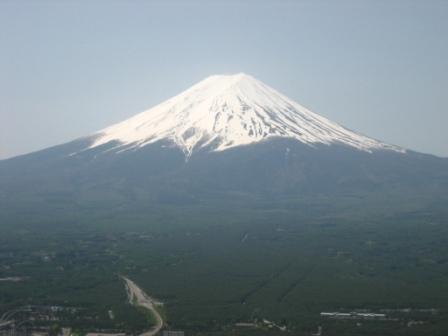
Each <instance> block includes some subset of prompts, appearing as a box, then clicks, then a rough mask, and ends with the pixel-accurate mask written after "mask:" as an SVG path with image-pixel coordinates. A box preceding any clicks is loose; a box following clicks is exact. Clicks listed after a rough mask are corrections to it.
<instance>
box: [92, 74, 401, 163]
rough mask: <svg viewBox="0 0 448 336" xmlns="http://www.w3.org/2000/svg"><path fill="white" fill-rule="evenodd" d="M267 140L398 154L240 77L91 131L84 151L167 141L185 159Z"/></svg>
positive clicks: (201, 86)
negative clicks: (112, 144) (115, 144)
mask: <svg viewBox="0 0 448 336" xmlns="http://www.w3.org/2000/svg"><path fill="white" fill-rule="evenodd" d="M273 137H283V138H294V139H297V140H298V141H300V142H302V143H305V144H309V145H312V144H317V143H320V144H328V145H329V144H332V143H340V144H345V145H348V146H351V147H354V148H356V149H359V150H363V151H372V150H377V149H388V150H394V151H403V150H402V149H400V148H398V147H395V146H391V145H387V144H384V143H381V142H379V141H377V140H374V139H371V138H368V137H366V136H363V135H360V134H357V133H355V132H352V131H350V130H348V129H346V128H344V127H342V126H340V125H338V124H336V123H334V122H332V121H330V120H328V119H326V118H324V117H322V116H319V115H318V114H315V113H313V112H311V111H310V110H308V109H306V108H305V107H303V106H301V105H300V104H298V103H296V102H294V101H292V100H291V99H289V98H287V97H286V96H284V95H282V94H280V93H279V92H277V91H276V90H274V89H272V88H270V87H269V86H267V85H265V84H264V83H262V82H260V81H259V80H257V79H255V78H253V77H251V76H249V75H246V74H243V73H240V74H236V75H215V76H210V77H208V78H206V79H204V80H202V81H201V82H199V83H197V84H195V85H193V86H192V87H191V88H189V89H187V90H186V91H184V92H182V93H180V94H179V95H177V96H175V97H172V98H170V99H168V100H167V101H165V102H163V103H161V104H159V105H157V106H155V107H153V108H151V109H149V110H147V111H144V112H142V113H140V114H137V115H135V116H134V117H131V118H130V119H128V120H125V121H123V122H120V123H118V124H115V125H113V126H111V127H108V128H106V129H103V130H101V131H99V132H97V133H96V134H95V141H94V142H93V143H92V145H91V146H90V148H94V147H98V146H100V145H103V144H106V143H108V142H111V141H116V142H118V143H119V147H121V149H123V150H127V149H132V148H136V147H141V146H145V145H148V144H151V143H154V142H157V141H159V140H170V141H172V142H173V143H174V144H175V145H177V146H179V147H180V148H181V149H182V150H183V151H184V152H185V153H186V155H187V156H189V155H191V153H192V152H193V151H194V150H197V149H200V148H205V147H207V148H210V150H213V151H222V150H226V149H229V148H232V147H237V146H241V145H248V144H252V143H256V142H259V141H263V140H265V139H269V138H273Z"/></svg>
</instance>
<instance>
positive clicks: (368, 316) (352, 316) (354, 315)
mask: <svg viewBox="0 0 448 336" xmlns="http://www.w3.org/2000/svg"><path fill="white" fill-rule="evenodd" d="M320 316H321V317H324V318H331V319H341V320H360V319H364V320H386V319H387V316H386V314H377V313H369V312H350V313H340V312H322V313H320Z"/></svg>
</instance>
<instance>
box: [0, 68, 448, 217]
mask: <svg viewBox="0 0 448 336" xmlns="http://www.w3.org/2000/svg"><path fill="white" fill-rule="evenodd" d="M186 157H187V158H188V160H186ZM447 194H448V160H447V159H441V158H437V157H434V156H431V155H425V154H420V153H415V152H412V151H405V150H402V149H401V148H399V147H395V146H391V145H387V144H384V143H382V142H379V141H377V140H373V139H371V138H368V137H365V136H362V135H358V134H356V133H354V132H352V131H349V130H347V129H345V128H343V127H341V126H339V125H337V124H335V123H333V122H331V121H329V120H327V119H325V118H323V117H320V116H318V115H317V114H314V113H313V112H310V111H308V110H306V109H305V108H303V107H301V106H300V105H298V104H297V103H295V102H292V101H290V100H289V99H288V98H286V97H284V96H282V95H281V94H279V93H277V92H276V91H275V90H273V89H270V88H269V87H267V86H266V85H264V84H262V83H260V82H259V81H257V80H255V79H253V78H252V77H250V76H247V75H242V74H240V75H234V76H212V77H210V78H207V79H206V80H204V81H202V82H200V83H199V84H197V85H195V86H193V87H192V88H190V89H188V90H187V91H185V92H183V93H181V94H180V95H178V96H176V97H174V98H172V99H170V100H168V101H167V102H165V103H162V104H161V105H159V106H156V107H155V108H153V109H150V110H148V111H146V112H143V113H141V114H139V115H137V116H135V117H133V118H131V119H128V120H126V121H124V122H122V123H119V124H117V125H114V126H111V127H109V128H106V129H105V130H102V131H100V132H97V133H96V134H94V135H92V136H88V137H85V138H82V139H78V140H75V141H72V142H70V143H67V144H63V145H60V146H56V147H53V148H49V149H46V150H43V151H40V152H36V153H32V154H29V155H24V156H21V157H17V158H13V159H10V160H4V161H0V203H1V204H0V208H1V209H0V210H1V211H6V212H10V211H16V212H18V213H21V212H22V211H23V209H24V208H26V207H27V206H26V204H30V205H31V206H32V207H33V208H34V209H36V208H39V209H40V208H41V209H48V208H52V210H54V207H55V206H57V207H59V209H67V208H74V209H76V208H77V207H87V208H89V209H91V211H92V212H95V211H97V208H96V207H97V206H99V204H101V205H102V206H104V207H105V208H106V209H108V210H107V211H110V209H111V207H112V206H113V207H120V208H135V209H136V212H139V211H140V210H141V209H143V208H144V207H146V206H147V205H148V204H151V205H152V206H159V205H166V204H178V205H179V204H196V205H201V204H204V202H205V203H209V204H210V203H213V206H216V207H220V206H222V204H225V203H226V202H236V201H237V202H240V203H241V204H243V203H244V202H255V203H256V202H259V201H260V200H267V199H269V200H270V202H277V201H281V200H285V199H290V200H293V201H292V202H293V203H294V202H296V201H297V200H299V199H300V200H301V202H303V201H305V202H307V201H306V200H307V199H309V198H313V197H322V196H325V197H327V196H328V197H347V195H349V197H352V198H358V199H363V197H366V196H368V197H373V198H374V199H375V200H379V201H381V202H383V203H388V202H389V199H388V198H387V197H389V196H390V195H394V196H393V197H394V199H395V201H396V202H397V203H398V204H399V203H400V202H401V201H402V200H404V199H405V198H406V199H407V198H409V197H412V198H413V199H418V200H421V199H423V198H424V199H425V202H429V203H431V202H433V201H434V202H440V200H441V199H443V198H444V197H445V196H446V195H447ZM372 195H373V196H372ZM386 195H388V196H387V197H386ZM263 202H264V201H263ZM288 202H289V201H288ZM1 211H0V214H1Z"/></svg>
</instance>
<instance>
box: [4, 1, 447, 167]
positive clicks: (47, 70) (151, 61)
mask: <svg viewBox="0 0 448 336" xmlns="http://www.w3.org/2000/svg"><path fill="white" fill-rule="evenodd" d="M237 72H245V73H248V74H251V75H252V76H254V77H256V78H258V79H260V80H262V81H264V82H265V83H267V84H268V85H270V86H272V87H274V88H276V89H277V90H279V91H281V92H283V93H284V94H286V95H287V96H289V97H290V98H293V99H294V100H296V101H298V102H299V103H301V104H302V105H305V106H306V107H308V108H310V109H312V110H313V111H314V112H316V113H319V114H322V115H324V116H326V117H328V118H330V119H332V120H334V121H336V122H339V123H341V124H342V125H344V126H346V127H348V128H350V129H354V130H356V131H358V132H361V133H364V134H367V135H369V136H372V137H374V138H378V139H381V140H383V141H386V142H389V143H393V144H397V145H401V146H404V147H407V148H411V149H415V150H419V151H423V152H430V153H434V154H438V155H442V156H448V97H447V96H448V1H446V0H441V1H438V0H422V1H418V0H405V1H398V0H397V1H394V0H391V1H389V0H384V1H381V0H373V1H362V0H354V1H334V0H329V1H316V0H313V1H311V0H310V1H261V0H258V1H238V2H237V1H235V2H231V1H222V2H219V1H211V0H208V1H171V2H170V1H160V2H157V1H132V0H126V1H125V0H123V1H111V0H107V1H106V0H105V1H91V0H84V1H83V0H78V1H75V0H73V1H68V0H66V1H64V0H57V1H56V0H55V1H38V0H33V1H32V0H30V1H20V0H11V1H8V0H0V158H6V157H10V156H13V155H18V154H22V153H26V152H30V151H34V150H38V149H42V148H45V147H48V146H51V145H55V144H59V143H63V142H66V141H69V140H72V139H74V138H77V137H80V136H84V135H88V134H90V133H92V132H94V131H96V130H98V129H101V128H103V127H105V126H109V125H110V124H112V123H115V122H118V121H121V120H123V119H126V118H128V117H130V116H132V115H134V114H136V113H138V112H140V111H142V110H145V109H147V108H149V107H152V106H153V105H154V104H156V103H159V102H161V101H163V100H165V99H166V98H169V97H170V96H172V95H175V94H177V93H179V92H180V91H181V90H183V89H186V88H188V87H189V86H190V85H192V84H193V83H195V82H197V81H199V80H201V79H203V78H204V77H207V76H209V75H211V74H220V73H237Z"/></svg>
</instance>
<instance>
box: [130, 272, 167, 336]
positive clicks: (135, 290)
mask: <svg viewBox="0 0 448 336" xmlns="http://www.w3.org/2000/svg"><path fill="white" fill-rule="evenodd" d="M122 278H123V280H124V281H125V286H126V291H127V292H128V298H129V302H130V303H131V304H132V305H135V306H140V307H143V308H146V309H148V310H149V311H150V312H151V314H152V315H153V316H154V318H155V320H156V324H155V326H153V327H152V328H151V329H149V330H148V331H145V332H144V333H142V334H140V335H139V336H153V335H156V334H157V333H158V332H159V331H160V329H162V327H163V319H162V316H160V313H159V312H158V311H157V309H156V306H157V305H161V303H160V302H158V301H156V300H154V299H153V298H151V297H149V296H148V295H146V293H145V292H144V291H143V290H142V289H141V288H140V287H138V286H137V285H136V284H135V282H133V281H132V280H130V279H128V278H126V277H122Z"/></svg>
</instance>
